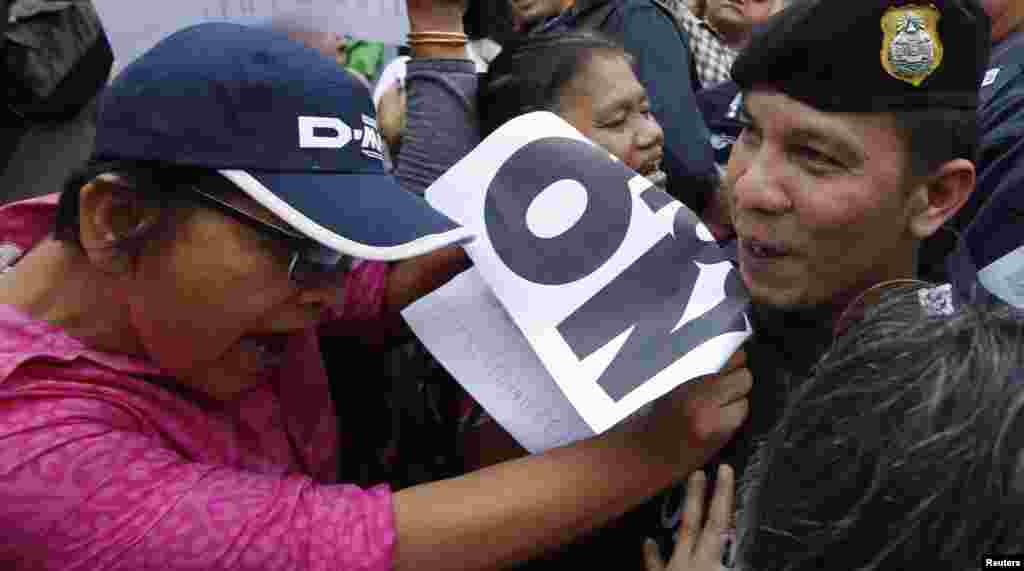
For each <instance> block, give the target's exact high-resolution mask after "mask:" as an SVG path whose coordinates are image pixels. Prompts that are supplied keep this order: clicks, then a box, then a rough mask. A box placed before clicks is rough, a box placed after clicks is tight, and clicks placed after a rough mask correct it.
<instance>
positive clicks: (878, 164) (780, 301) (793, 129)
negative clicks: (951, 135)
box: [725, 89, 916, 308]
mask: <svg viewBox="0 0 1024 571" xmlns="http://www.w3.org/2000/svg"><path fill="white" fill-rule="evenodd" d="M745 106H746V114H747V115H748V117H747V119H748V120H749V125H748V127H747V128H746V129H745V130H744V131H743V134H742V135H741V136H740V139H739V140H738V141H737V142H736V145H735V146H734V147H733V151H732V156H731V158H730V161H729V167H728V174H727V176H726V181H725V182H726V187H727V189H728V192H729V193H730V194H729V198H730V202H731V206H732V214H733V222H734V224H735V227H736V233H737V236H738V238H739V266H740V274H741V275H742V276H743V280H744V282H745V283H746V284H747V287H748V288H749V289H750V291H751V293H752V295H753V298H754V301H755V302H757V303H760V304H765V305H769V306H774V307H779V308H797V307H806V306H812V305H819V304H823V303H834V304H842V303H843V302H844V301H845V300H847V299H849V298H851V297H853V296H855V295H856V294H857V293H858V292H860V291H863V290H864V289H866V288H868V287H870V286H872V285H874V284H877V283H879V282H882V281H886V280H890V279H896V278H903V277H911V274H912V271H913V253H914V248H915V244H916V243H915V240H914V239H913V237H912V235H911V234H910V232H909V230H908V224H909V221H910V213H909V206H908V200H907V194H908V191H907V190H905V186H906V185H905V184H904V178H903V173H904V170H905V165H906V164H907V155H906V151H905V149H904V147H903V144H902V142H901V140H900V138H899V137H898V135H897V132H896V130H895V128H894V126H893V125H892V124H891V123H890V121H891V119H890V118H888V117H886V116H884V115H874V114H872V115H867V114H857V115H853V114H837V113H823V112H820V111H817V110H816V109H814V108H812V107H810V106H808V105H805V104H803V103H800V102H798V101H796V100H795V99H792V98H790V97H788V96H785V95H782V94H780V93H778V92H775V91H770V90H767V89H765V90H761V89H755V90H754V91H752V92H751V93H749V94H748V95H747V97H746V102H745Z"/></svg>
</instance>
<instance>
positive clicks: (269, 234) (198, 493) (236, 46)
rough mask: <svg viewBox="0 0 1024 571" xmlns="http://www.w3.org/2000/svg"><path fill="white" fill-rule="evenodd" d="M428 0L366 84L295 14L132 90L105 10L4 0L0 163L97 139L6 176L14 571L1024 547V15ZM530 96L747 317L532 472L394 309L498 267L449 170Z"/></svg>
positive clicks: (779, 3)
mask: <svg viewBox="0 0 1024 571" xmlns="http://www.w3.org/2000/svg"><path fill="white" fill-rule="evenodd" d="M405 3H406V8H407V12H408V16H409V24H410V26H409V30H410V31H409V35H408V41H407V46H404V47H403V49H402V50H401V52H402V56H401V57H400V58H399V59H395V60H394V61H392V62H391V63H390V64H389V65H387V66H383V65H379V64H383V63H385V62H378V61H377V60H378V59H379V58H380V52H379V51H378V50H377V48H376V47H373V49H372V50H370V51H369V52H366V53H364V54H363V55H361V56H360V61H362V62H363V64H360V65H364V64H366V62H367V61H369V60H370V59H372V60H373V67H374V69H375V71H374V73H372V74H371V73H368V72H366V71H365V70H363V71H360V70H356V69H346V68H345V67H343V64H351V63H352V61H351V58H352V56H351V52H352V50H353V49H354V48H355V46H356V43H354V42H351V41H349V42H348V43H345V42H343V41H342V40H341V39H340V38H338V37H337V36H335V35H332V34H331V33H330V32H329V31H325V30H319V29H314V27H311V26H310V25H309V24H308V23H303V24H298V23H296V21H295V20H289V19H281V20H275V21H273V22H270V23H268V24H267V25H265V26H246V25H240V24H234V23H204V24H198V25H194V26H190V27H187V28H184V29H182V30H180V31H178V32H176V33H174V34H172V35H170V36H168V37H166V38H164V39H163V40H162V41H161V42H160V43H158V44H157V45H156V46H155V47H153V48H152V49H150V50H149V51H147V52H146V53H145V54H143V55H142V56H140V57H139V58H138V59H136V60H135V61H132V62H130V63H127V64H126V65H123V66H121V67H120V69H119V70H118V72H117V73H116V75H115V76H114V77H112V78H111V79H110V80H109V82H106V81H103V82H97V80H96V78H97V77H104V76H105V74H107V73H109V72H110V69H111V57H112V54H111V52H110V50H109V45H107V43H106V41H105V39H104V38H103V35H102V32H101V31H100V32H97V30H99V28H97V27H96V25H95V24H90V25H91V26H92V27H89V26H87V25H84V24H88V23H90V22H94V21H95V14H94V13H90V12H88V11H82V10H83V9H82V8H81V6H77V7H74V6H75V5H76V4H83V3H60V2H53V3H51V5H49V6H47V7H44V8H40V7H39V6H41V5H46V4H47V3H46V2H29V1H27V0H16V1H15V2H13V3H5V4H4V10H5V13H4V18H3V19H2V22H4V23H5V25H6V26H7V27H6V28H5V33H4V39H3V41H4V53H5V55H6V56H7V57H6V58H5V60H6V61H7V64H8V65H7V68H6V69H5V74H6V76H5V77H6V79H7V80H9V84H10V85H15V86H16V87H18V89H14V88H10V89H8V104H7V105H6V109H5V110H4V111H3V112H4V113H5V118H9V119H10V120H5V129H6V130H5V131H4V133H5V138H6V140H5V141H4V143H5V144H4V145H2V146H0V153H2V156H3V159H4V163H3V170H4V171H5V172H8V173H10V172H15V173H22V174H20V175H18V176H19V178H22V179H23V178H24V177H25V175H24V173H25V172H28V171H26V170H25V169H24V168H23V166H22V165H21V164H20V163H22V162H24V161H25V160H26V157H30V158H31V159H32V160H33V161H35V162H36V163H39V162H40V161H44V162H45V161H46V160H49V157H48V156H47V153H49V152H50V151H49V150H47V148H46V147H43V146H39V147H32V139H31V138H30V137H29V135H30V134H31V133H32V132H33V129H36V130H38V129H41V128H45V129H49V130H50V131H51V132H53V130H54V129H57V128H63V127H62V126H66V125H70V124H74V125H79V124H82V123H83V122H85V123H88V125H89V126H88V129H89V137H88V138H87V140H85V142H84V143H82V144H79V143H78V142H76V143H75V145H74V153H73V155H74V157H77V158H73V159H71V162H74V163H78V162H81V163H82V164H75V168H74V169H73V172H71V173H63V174H62V175H61V177H62V178H63V179H64V180H63V184H55V183H47V184H52V185H53V188H48V189H46V190H45V191H40V190H38V186H40V185H41V184H42V183H40V182H39V181H35V182H32V184H31V188H32V190H28V189H26V188H20V187H19V188H3V192H4V194H3V195H2V196H4V197H8V198H9V199H10V198H14V197H17V198H18V200H15V201H12V202H9V203H8V204H6V205H4V206H2V207H0V270H2V274H0V567H4V568H11V569H25V570H36V569H38V570H43V569H45V570H64V569H83V570H84V569H90V570H91V569H96V570H100V569H103V570H108V569H109V570H114V569H124V570H132V571H134V570H143V569H156V568H160V569H165V570H171V569H175V570H176V569H204V570H214V569H225V570H227V569H239V570H248V569H253V570H256V569H259V570H276V569H302V570H306V569H308V570H314V569H316V570H319V569H325V570H326V569H345V570H348V569H353V570H355V569H361V570H363V569H365V570H371V569H373V570H385V569H399V570H401V569H416V570H435V569H436V570H442V569H444V570H473V569H480V570H483V569H498V568H516V569H523V570H526V571H536V570H546V569H556V568H557V569H565V568H570V569H575V568H584V566H591V567H596V568H600V569H638V570H639V569H646V570H648V571H666V570H667V571H684V570H718V569H721V568H722V567H723V566H725V567H735V568H738V569H744V570H758V571H767V570H803V569H824V568H828V569H872V570H894V571H895V570H904V569H913V568H918V567H921V568H937V569H950V570H953V569H956V570H959V569H973V568H979V569H980V568H985V566H986V560H991V561H992V562H993V563H994V564H997V565H1001V564H1007V563H1012V561H1011V559H1012V558H1014V557H1017V558H1018V559H1013V561H1020V560H1021V559H1019V558H1020V557H1024V511H1022V510H1021V509H1020V508H1021V506H1022V504H1024V350H1022V349H1024V314H1022V313H1021V312H1020V311H1021V310H1020V308H1022V307H1024V232H1022V231H1021V227H1020V226H1018V225H1017V224H1016V221H1017V217H1018V212H1019V211H1020V210H1019V209H1024V205H1021V206H1020V207H1018V202H1020V201H1021V200H1022V199H1019V198H1018V197H1016V195H1015V194H1013V193H1014V192H1015V191H1014V190H1013V189H1014V188H1016V186H1017V184H1019V183H1024V180H1022V174H1021V173H1024V161H1022V159H1024V156H1022V155H1024V3H1021V2H1017V1H1015V0H929V1H922V2H908V1H906V0H882V1H878V2H867V1H860V0H857V1H852V0H703V1H702V0H692V1H683V0H405ZM84 4H87V3H84ZM69 6H72V7H71V8H69ZM69 10H79V12H74V13H72V12H69ZM83 23H84V24H83ZM69 30H74V33H73V34H72V36H69V37H73V41H72V40H66V41H65V40H62V41H63V43H61V44H60V45H61V46H63V47H62V48H61V49H56V48H54V46H55V45H57V44H55V43H53V41H52V40H53V39H54V38H60V37H61V36H60V34H61V33H71V32H69ZM82 30H91V32H89V33H84V32H82ZM48 42H49V43H48ZM363 47H366V46H363ZM71 48H75V49H71ZM367 49H369V48H367ZM32 50H36V51H35V52H33V51H32ZM46 50H50V51H46ZM371 52H372V53H371ZM343 55H344V56H345V57H344V58H343V57H342V56H343ZM44 56H45V57H57V56H60V57H62V58H64V60H62V62H61V65H59V66H56V65H55V66H49V67H45V66H44V67H39V66H38V61H40V58H42V57H44ZM342 59H344V60H345V61H341V60H342ZM32 65H36V66H37V67H36V68H34V69H30V68H31V66H32ZM366 65H369V64H366ZM18 66H21V67H18ZM349 67H351V66H349ZM377 68H380V71H379V73H378V72H377V71H376V70H377ZM360 69H362V68H360ZM26 70H29V71H32V73H34V74H35V75H32V73H28V72H26ZM56 70H63V71H62V72H61V73H63V74H64V75H62V76H60V77H55V76H54V75H53V74H55V73H58V72H57V71H56ZM46 74H50V75H46ZM65 76H66V77H65ZM72 77H76V78H79V79H78V80H76V81H70V80H68V79H67V78H72ZM41 78H43V79H48V80H49V82H50V83H51V84H54V85H60V86H62V89H57V90H56V91H54V90H53V89H48V90H44V89H40V88H39V87H38V86H39V85H42V83H41ZM82 78H85V79H82ZM17 82H21V83H17ZM104 83H105V84H104ZM374 83H376V85H374ZM373 88H375V89H373ZM73 89H77V90H78V92H75V93H71V91H72V90H73ZM97 92H98V94H97ZM371 92H375V94H374V96H373V97H371ZM52 93H59V94H60V99H59V101H60V102H59V104H58V105H56V106H54V105H53V104H51V105H49V106H47V105H42V104H40V101H43V102H45V101H44V100H46V98H47V97H50V98H53V96H52ZM68 93H71V95H68ZM53 109H57V110H60V109H64V112H63V113H55V112H54V111H53ZM534 111H547V112H550V113H553V114H555V115H557V116H558V117H560V118H561V119H562V120H564V121H565V122H566V123H568V124H569V125H570V126H572V127H573V128H575V129H576V130H577V131H578V132H579V133H581V134H582V135H583V136H585V137H586V138H587V139H589V140H590V141H591V142H593V143H594V144H595V145H597V146H599V147H601V148H603V149H605V150H607V151H608V153H610V154H611V155H612V156H614V157H615V158H617V159H618V160H620V161H621V162H622V163H623V164H624V165H626V166H628V167H629V168H630V169H632V170H634V171H636V173H639V174H640V175H642V176H644V177H646V178H647V179H649V180H650V181H651V183H652V184H653V185H655V186H658V187H660V188H662V189H664V190H665V191H666V192H667V193H668V194H670V195H671V196H672V197H674V198H676V199H677V200H679V201H680V202H682V203H683V204H684V205H685V206H686V207H688V208H689V209H691V210H692V211H693V212H694V213H696V215H698V216H700V217H701V219H702V221H703V222H704V224H705V225H706V227H707V228H708V229H709V230H710V232H711V233H712V234H713V235H714V237H715V239H717V240H718V241H719V243H720V244H722V245H723V246H725V247H726V248H727V249H728V251H731V252H735V260H734V264H735V267H736V268H737V269H738V272H739V275H740V276H741V279H742V282H743V285H744V286H745V288H746V290H747V291H748V292H749V294H750V298H751V300H752V302H751V307H750V310H749V318H750V323H751V324H752V326H753V330H754V334H753V336H752V337H751V339H750V340H749V341H748V342H747V343H746V344H745V345H744V346H743V348H742V349H741V350H740V351H738V352H737V353H736V354H735V355H733V356H732V358H731V359H730V360H729V362H728V363H727V365H726V366H725V367H724V368H723V369H722V370H721V372H719V373H717V374H714V375H710V376H706V377H702V378H699V379H696V380H692V381H689V382H687V383H684V384H682V385H681V386H680V387H678V388H677V389H675V390H674V391H672V392H671V393H669V394H668V395H666V396H664V397H662V398H660V399H659V400H657V401H656V402H655V403H654V405H653V407H652V409H651V410H650V412H649V413H647V414H645V415H639V416H637V417H635V418H631V419H628V420H627V421H625V422H623V423H621V424H620V425H618V426H616V427H614V428H612V429H611V430H609V431H606V432H604V433H602V434H599V435H596V436H593V437H591V438H589V439H585V440H582V441H578V442H575V443H573V444H570V445H567V446H563V447H559V448H555V449H553V450H549V451H547V452H544V453H540V454H533V455H531V454H528V453H527V452H526V450H524V449H523V448H521V447H520V446H519V445H518V444H517V443H516V441H515V440H514V439H513V438H512V437H511V436H510V435H509V434H507V433H506V432H504V430H503V429H502V428H501V426H500V425H498V424H497V423H496V422H494V421H493V420H491V419H490V418H489V416H488V415H487V413H486V412H485V411H483V410H482V409H481V407H480V405H478V404H477V403H475V402H474V401H473V399H472V398H470V397H469V395H468V394H466V393H465V392H463V391H462V389H460V387H459V385H458V383H457V382H456V381H455V380H454V379H452V378H451V377H450V376H449V375H448V374H447V373H446V372H445V371H444V368H443V367H442V366H441V365H440V364H438V363H437V362H436V361H434V360H433V359H432V358H431V356H430V355H429V352H427V351H426V349H425V348H424V347H423V346H422V345H421V344H420V343H419V342H418V341H417V340H416V339H415V338H414V337H413V335H412V333H411V331H410V330H409V328H408V326H407V325H406V324H405V322H404V321H403V320H402V318H401V311H402V309H404V308H405V307H407V306H408V305H409V304H411V303H413V302H415V301H416V300H418V299H421V298H422V297H424V296H426V295H428V294H429V293H430V292H433V291H435V290H436V289H437V288H439V287H441V286H442V285H444V284H445V283H447V282H448V281H449V280H451V279H452V278H453V277H455V276H457V275H459V274H460V273H462V272H463V271H466V270H467V269H469V268H470V267H471V265H472V262H471V260H470V259H469V257H468V256H467V254H466V253H465V251H464V250H463V246H464V245H465V244H466V243H467V242H468V241H469V240H471V239H472V236H470V234H469V233H468V232H467V231H466V230H465V229H464V228H462V227H460V225H459V224H457V223H456V222H454V221H452V220H450V219H449V218H448V217H446V216H445V215H444V214H442V213H440V212H438V211H437V210H435V209H433V208H432V207H431V206H430V205H429V204H428V203H427V202H426V201H425V200H424V198H423V195H424V192H425V190H426V189H427V188H428V187H429V186H430V185H431V184H432V183H434V182H435V181H436V180H437V179H438V178H440V177H441V176H442V175H443V174H444V173H445V172H446V171H448V170H449V169H450V168H451V167H452V166H453V165H455V164H456V163H458V162H459V161H460V160H462V159H463V158H464V157H466V156H467V155H468V154H469V153H470V152H472V151H473V150H474V149H475V148H476V147H477V145H478V144H479V143H480V142H481V141H482V140H483V139H484V138H486V137H487V136H488V135H490V134H492V133H493V132H495V131H496V130H498V129H499V128H500V127H501V126H502V125H504V124H505V123H506V122H508V121H509V120H512V119H514V118H516V117H519V116H521V115H523V114H526V113H529V112H534ZM15 119H16V120H17V121H15ZM40 125H43V127H40ZM93 133H94V137H93ZM82 145H85V148H86V149H87V152H84V153H83V151H82ZM79 155H82V156H79ZM85 156H87V157H88V158H87V159H85V160H82V159H83V158H84V157H85ZM67 161H68V159H67V158H64V159H62V160H59V161H56V162H55V163H54V164H53V165H51V169H52V171H54V172H51V173H49V174H48V175H47V178H46V180H51V179H52V178H54V176H56V175H57V173H62V172H63V170H64V169H63V167H62V165H61V164H59V163H62V162H67ZM537 168H544V166H543V165H538V167H537ZM64 175H67V176H64ZM0 180H2V181H5V182H4V184H13V183H12V182H11V181H12V180H16V179H15V178H11V177H10V176H7V177H4V178H0ZM627 309H628V308H627ZM990 564H991V563H990Z"/></svg>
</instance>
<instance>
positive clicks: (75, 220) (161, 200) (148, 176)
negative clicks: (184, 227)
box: [53, 161, 212, 247]
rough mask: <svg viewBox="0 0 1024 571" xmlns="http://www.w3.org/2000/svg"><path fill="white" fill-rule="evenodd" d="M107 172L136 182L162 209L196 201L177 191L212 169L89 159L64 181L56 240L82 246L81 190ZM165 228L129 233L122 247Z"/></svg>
mask: <svg viewBox="0 0 1024 571" xmlns="http://www.w3.org/2000/svg"><path fill="white" fill-rule="evenodd" d="M107 173H116V174H118V175H120V176H124V177H127V178H129V179H132V180H134V181H136V183H137V184H135V185H133V188H134V189H135V190H136V191H137V192H139V193H140V194H141V195H142V197H143V199H144V200H147V201H150V202H151V203H152V204H156V205H158V206H160V207H161V208H163V209H169V208H171V207H176V208H180V207H183V206H186V205H192V204H194V203H193V202H191V201H189V200H188V199H187V198H186V195H185V193H183V192H180V191H178V188H179V186H180V185H181V184H184V183H186V182H194V181H197V180H200V179H201V178H202V177H205V176H210V175H211V174H212V171H208V170H206V169H200V168H195V167H184V166H179V165H168V164H165V163H159V162H146V161H96V162H90V163H88V164H86V165H85V166H83V167H82V168H80V169H78V170H76V171H75V172H73V173H72V174H71V176H70V177H68V179H67V181H66V182H65V183H64V188H63V190H62V191H61V194H60V199H59V200H58V202H57V215H56V217H55V219H54V228H53V235H54V238H55V239H57V240H59V241H61V242H66V243H69V244H75V245H77V246H79V247H81V245H82V242H81V237H80V236H79V233H78V232H79V212H78V197H79V193H80V192H81V190H82V187H84V186H85V185H87V184H89V183H90V182H92V181H93V180H95V179H96V178H97V177H99V176H100V175H103V174H107ZM163 227H164V225H163V224H160V225H157V226H156V227H154V228H152V229H151V230H150V231H149V232H146V233H144V234H140V235H135V236H129V237H127V240H126V241H124V242H122V244H120V246H121V247H128V246H130V245H131V244H132V243H139V242H141V241H144V240H145V239H147V238H150V237H153V236H154V232H157V231H160V230H161V229H162V228H163Z"/></svg>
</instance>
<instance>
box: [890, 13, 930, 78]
mask: <svg viewBox="0 0 1024 571" xmlns="http://www.w3.org/2000/svg"><path fill="white" fill-rule="evenodd" d="M941 18H942V14H940V13H939V10H938V8H936V7H935V6H934V5H928V6H922V5H918V4H909V5H906V6H900V7H898V8H889V9H888V10H886V11H885V14H884V15H883V16H882V31H883V32H885V36H884V37H883V38H882V67H883V68H885V71H886V72H888V73H889V75H891V76H893V77H895V78H896V79H899V80H902V81H906V82H907V83H910V84H912V85H913V86H914V87H920V85H921V83H923V82H924V80H925V79H927V78H928V76H929V75H931V74H932V73H934V72H935V70H937V69H939V66H940V65H941V64H942V39H941V38H939V19H941Z"/></svg>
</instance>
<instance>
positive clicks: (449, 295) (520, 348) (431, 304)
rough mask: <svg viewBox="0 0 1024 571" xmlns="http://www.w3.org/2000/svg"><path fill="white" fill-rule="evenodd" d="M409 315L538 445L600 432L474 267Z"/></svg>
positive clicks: (488, 403) (502, 419)
mask: <svg viewBox="0 0 1024 571" xmlns="http://www.w3.org/2000/svg"><path fill="white" fill-rule="evenodd" d="M402 316H403V317H404V318H405V320H406V321H407V322H408V323H409V327H410V328H411V329H412V330H413V332H414V333H415V334H416V336H417V337H419V338H420V339H421V340H422V341H423V344H424V345H425V346H426V347H427V349H429V350H430V352H431V354H433V355H434V357H435V358H437V360H438V361H439V362H440V363H441V364H442V365H444V367H445V369H447V370H448V372H449V373H451V375H452V376H453V377H455V379H456V380H458V381H459V384H461V385H462V386H463V388H465V389H466V392H468V393H469V394H470V395H471V396H472V397H473V398H474V399H475V400H476V402H478V403H480V405H481V406H483V407H484V409H485V410H486V411H487V413H488V414H490V415H491V417H492V418H494V420H495V421H497V422H498V424H500V425H501V426H502V427H503V428H504V429H505V430H506V431H508V433H509V434H511V435H512V437H513V438H515V439H516V442H518V443H519V444H520V445H522V446H523V448H526V449H527V450H529V451H530V452H531V453H538V452H543V451H545V450H548V449H550V448H555V447H557V446H562V445H564V444H569V443H571V442H575V441H577V440H581V439H584V438H587V437H589V436H593V435H594V431H593V430H591V429H590V427H588V426H587V423H585V422H584V421H583V419H582V418H580V415H579V413H577V412H576V409H574V408H573V406H572V404H571V403H569V401H568V400H567V399H566V398H565V395H563V394H562V390H561V389H560V388H558V384H557V383H556V382H555V380H554V379H552V378H551V375H550V374H549V373H548V372H547V370H546V369H545V368H544V365H543V364H542V363H541V362H540V359H538V358H537V355H536V354H535V353H534V352H533V350H532V349H530V345H529V343H527V342H526V338H525V337H523V335H522V333H520V332H519V329H518V328H516V325H515V323H513V322H512V320H511V319H510V318H509V316H508V314H507V313H505V310H504V308H502V307H501V304H500V303H499V302H498V299H497V298H495V297H494V293H492V292H491V290H490V288H488V287H487V284H485V283H484V281H483V278H481V277H480V274H479V273H478V271H477V270H476V269H475V268H473V269H470V270H468V271H466V272H463V273H462V274H460V275H459V276H457V277H455V279H453V280H451V281H450V282H448V283H447V284H445V285H444V286H443V287H441V288H440V289H438V290H437V291H435V292H433V293H431V294H430V295H428V296H426V297H423V298H421V299H420V300H418V301H417V302H416V303H413V304H412V305H410V306H409V307H407V308H406V309H405V310H404V311H402Z"/></svg>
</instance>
